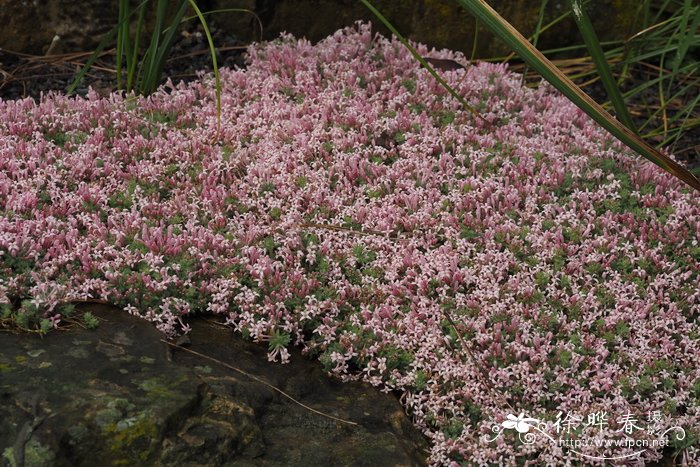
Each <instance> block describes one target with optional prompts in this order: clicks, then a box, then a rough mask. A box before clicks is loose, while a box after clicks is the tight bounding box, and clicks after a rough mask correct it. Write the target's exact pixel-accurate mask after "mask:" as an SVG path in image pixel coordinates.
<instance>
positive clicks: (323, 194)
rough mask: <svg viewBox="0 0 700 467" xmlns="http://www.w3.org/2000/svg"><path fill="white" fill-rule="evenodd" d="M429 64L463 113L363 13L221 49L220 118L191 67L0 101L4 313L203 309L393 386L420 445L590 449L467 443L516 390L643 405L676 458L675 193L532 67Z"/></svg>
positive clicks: (687, 381) (535, 413) (580, 405)
mask: <svg viewBox="0 0 700 467" xmlns="http://www.w3.org/2000/svg"><path fill="white" fill-rule="evenodd" d="M420 51H421V53H423V54H424V55H429V56H432V57H438V58H455V56H454V54H452V53H450V52H446V51H442V52H436V51H432V52H431V51H428V50H427V49H425V48H424V47H422V48H420ZM457 59H460V60H461V59H463V58H460V57H457ZM443 74H444V76H445V77H446V79H447V80H448V81H449V82H450V83H452V84H453V85H454V86H455V87H456V88H457V89H458V91H459V92H460V93H461V94H462V95H464V96H465V97H466V99H467V100H468V101H469V102H471V103H472V104H473V105H474V106H475V107H476V108H477V109H478V110H479V111H480V112H481V115H482V116H483V118H477V117H475V116H473V115H472V114H471V113H469V112H467V111H464V110H462V109H461V108H460V106H459V105H458V104H457V103H456V102H455V100H454V99H453V98H451V97H450V96H449V95H448V94H447V93H446V92H445V91H444V90H443V89H442V88H440V86H439V85H437V84H436V82H435V80H434V79H432V78H431V77H430V76H429V75H428V73H427V72H426V71H425V70H422V69H421V68H420V67H419V66H418V65H417V64H416V63H415V61H414V60H413V59H412V58H411V57H410V56H409V54H408V53H407V52H406V51H405V50H404V48H403V47H402V46H401V45H400V44H399V43H398V42H392V41H388V40H385V39H383V38H380V37H373V36H372V34H371V32H370V29H369V27H368V26H366V25H358V26H357V27H356V28H353V29H348V30H344V31H339V32H338V33H336V34H335V35H333V36H332V37H329V38H328V39H326V40H325V41H323V42H321V43H320V44H318V45H317V46H312V45H310V44H309V43H308V42H305V41H296V40H294V39H293V38H291V37H282V38H281V39H280V40H278V41H275V42H272V43H270V44H266V45H259V46H256V47H254V48H252V49H251V51H250V64H249V66H248V68H247V69H246V70H244V71H240V70H239V71H231V70H222V80H223V123H222V128H221V133H220V134H217V124H216V123H217V120H216V105H215V99H214V85H213V82H212V80H211V79H210V78H209V77H203V78H202V81H201V82H198V83H194V84H191V85H187V86H185V85H180V86H177V87H175V86H173V85H169V86H165V87H164V88H163V89H162V90H160V91H159V92H158V93H156V94H154V95H152V96H151V97H149V98H140V97H133V96H127V97H121V96H119V95H116V94H115V95H112V96H110V97H109V98H100V97H98V96H97V95H96V94H92V95H90V96H88V98H87V99H81V98H77V99H74V98H68V97H64V96H61V95H50V96H46V97H45V98H43V99H42V101H41V102H40V103H38V104H36V103H34V102H33V101H32V100H23V101H16V102H12V101H10V102H0V169H1V170H0V213H1V214H2V215H1V217H0V281H1V282H0V302H4V303H5V305H3V313H4V315H9V314H10V313H15V318H16V319H19V320H20V321H22V320H24V321H23V322H24V323H25V324H27V325H30V324H31V320H32V319H33V318H36V317H37V316H39V318H40V319H41V321H42V323H43V325H46V323H47V322H49V323H50V324H51V325H59V322H60V319H61V313H64V312H67V311H68V310H69V308H68V305H67V304H68V303H70V302H71V301H75V300H84V299H88V298H94V299H101V300H106V301H109V302H111V303H114V304H118V305H121V306H123V307H125V308H126V309H127V310H128V311H130V312H132V313H135V314H140V315H143V316H144V317H146V318H147V319H149V320H151V321H153V322H154V323H155V324H156V325H157V326H158V328H159V329H161V330H162V331H164V332H166V333H176V332H179V331H181V330H182V329H183V327H185V328H186V324H185V323H184V321H183V320H182V317H183V316H184V315H187V314H188V313H191V312H195V311H200V310H208V311H211V312H214V313H220V314H224V315H226V316H227V317H228V322H229V323H230V324H231V325H232V326H233V327H234V328H235V329H237V330H240V331H241V332H242V333H244V334H245V335H249V336H250V337H251V338H253V339H256V340H259V341H269V346H270V354H269V356H270V358H271V359H274V360H281V361H285V360H286V359H287V358H288V357H289V354H288V352H287V350H286V348H287V347H288V346H289V345H298V346H301V347H302V348H303V349H305V351H306V352H308V353H309V354H312V355H318V357H319V358H320V360H321V361H322V362H323V363H324V365H326V366H327V368H328V369H329V370H332V371H334V372H335V373H336V374H338V375H340V376H341V377H344V378H364V379H365V380H367V381H370V382H371V383H373V384H376V385H382V386H383V387H384V388H386V389H387V390H389V389H396V390H398V391H400V392H402V394H403V395H402V402H403V403H404V404H405V407H406V410H407V411H408V413H409V414H410V415H411V416H412V417H413V418H414V420H415V423H416V424H417V425H418V426H420V427H421V428H422V429H423V430H424V432H425V433H426V435H427V436H428V437H429V438H430V439H431V441H432V446H433V447H432V452H431V453H430V461H431V462H432V463H434V464H449V463H450V462H451V461H456V462H462V463H464V464H467V465H472V464H479V463H484V464H486V463H491V464H496V465H497V464H514V463H520V464H523V463H526V462H528V461H529V462H531V463H532V464H533V465H542V464H546V463H550V464H555V463H559V462H565V461H566V460H567V459H570V460H572V461H573V462H583V463H586V462H594V461H592V460H586V458H585V457H582V456H581V455H580V454H578V453H576V452H572V450H571V449H570V447H567V446H560V445H558V444H556V443H553V442H552V441H551V440H549V439H547V438H546V437H544V436H535V437H534V439H532V438H530V440H529V441H530V442H531V444H527V443H524V442H523V441H521V440H519V439H518V436H517V435H518V432H517V431H516V430H506V431H505V432H503V433H501V435H500V436H499V437H498V439H496V440H495V441H490V440H491V439H493V438H494V437H495V433H497V431H492V428H493V427H494V426H497V427H498V426H500V427H501V429H503V425H501V422H502V421H503V420H504V419H505V417H506V416H507V415H509V414H511V415H516V416H517V415H519V414H521V413H524V414H525V417H534V418H537V419H540V420H546V421H548V422H552V423H553V422H555V421H556V420H557V415H559V420H560V421H561V419H563V418H564V415H571V416H572V417H573V416H574V415H575V414H577V415H579V416H580V417H582V418H583V419H584V421H585V420H592V419H591V418H590V417H594V418H595V415H596V414H599V415H600V414H603V413H605V414H607V415H608V418H607V420H608V421H610V423H609V425H604V424H602V423H601V424H600V425H599V426H598V427H597V429H596V431H595V433H596V434H595V436H594V437H595V438H597V439H617V438H620V437H621V436H628V437H632V438H639V439H644V438H648V439H652V438H655V434H654V432H652V430H651V429H648V430H641V429H640V430H636V431H634V432H633V433H631V434H630V433H627V432H626V431H625V430H622V429H621V427H622V428H624V426H623V425H622V424H621V423H620V418H621V417H623V416H626V415H627V414H631V415H632V416H635V417H636V420H638V423H637V424H636V425H637V426H639V427H641V424H642V422H644V423H646V424H645V425H644V426H645V427H647V426H648V423H649V422H647V414H653V415H654V418H653V421H654V423H655V424H656V425H655V428H657V429H659V430H661V431H663V430H664V429H666V428H671V427H673V426H676V425H678V426H682V427H684V429H685V430H686V433H687V436H686V437H685V439H683V440H678V439H676V437H675V436H673V437H672V436H670V434H669V436H668V437H669V440H670V442H671V447H670V448H668V449H669V451H668V452H670V453H674V452H682V453H683V454H682V455H685V456H686V457H687V458H688V459H690V460H691V461H693V460H694V461H695V462H698V461H700V454H699V453H698V450H697V445H696V442H697V437H698V431H699V429H700V414H699V412H698V407H699V398H700V372H699V371H698V368H699V365H698V357H697V356H698V354H700V343H699V340H698V336H699V333H700V326H698V322H697V321H698V312H699V309H700V275H699V274H698V270H699V269H700V267H699V262H698V261H699V257H700V246H699V245H698V237H699V233H700V203H699V198H698V196H697V194H693V193H690V191H689V190H688V189H687V188H686V187H684V186H683V185H682V184H681V183H680V182H678V181H676V180H675V179H674V178H672V177H670V176H668V175H665V174H664V173H662V171H661V170H660V169H658V168H656V167H655V166H653V165H651V164H648V163H646V162H643V161H642V160H641V159H639V158H637V157H636V156H631V155H629V154H628V153H625V152H624V151H623V150H622V149H621V148H620V147H619V146H617V145H615V144H613V143H612V142H611V140H610V138H608V136H606V134H605V133H604V132H603V131H602V130H600V129H598V128H597V127H596V126H595V125H594V124H593V123H592V122H591V121H590V120H589V119H588V118H587V117H585V116H584V115H583V114H582V113H581V112H579V111H578V110H577V109H576V108H575V107H574V106H573V105H571V104H569V103H568V102H567V101H566V100H565V99H564V98H562V97H560V96H559V95H558V94H557V93H556V92H554V91H552V90H551V89H549V88H548V87H547V86H542V87H540V88H539V89H538V90H531V89H527V88H525V87H523V86H522V85H521V79H520V76H517V75H515V74H511V73H508V72H507V70H506V69H505V68H504V67H503V66H497V65H488V64H478V65H471V66H469V67H468V68H467V69H466V71H465V70H458V71H449V72H444V73H443ZM18 310H19V311H18ZM450 320H452V321H453V322H454V324H455V325H456V329H455V328H454V327H453V326H452V324H451V322H450ZM460 336H461V338H463V339H461V338H460ZM465 344H466V345H467V346H468V347H469V348H468V349H467V348H465ZM613 419H617V422H616V421H614V420H613ZM514 424H515V422H513V424H511V425H510V428H513V426H514ZM521 427H522V424H521ZM569 428H571V425H569ZM592 428H596V427H593V426H589V427H588V428H586V429H587V430H589V431H584V432H582V431H581V430H582V429H583V428H582V427H579V428H578V430H579V432H578V434H579V435H581V436H584V435H590V434H591V433H592V432H591V431H590V430H591V429H592ZM549 433H553V431H552V430H550V431H549ZM656 433H658V431H657V432H656ZM528 434H532V433H528ZM535 434H537V433H535ZM572 436H573V435H572ZM525 441H526V442H527V441H528V440H527V439H525ZM576 451H577V452H579V453H582V454H586V455H590V456H615V455H626V454H627V455H629V454H630V453H632V452H635V451H639V449H635V448H633V447H630V448H624V447H623V448H599V447H594V446H588V447H586V446H584V447H579V448H578V449H576ZM643 451H644V452H643V453H641V454H640V456H641V458H642V459H646V460H651V459H655V458H659V457H660V455H661V448H648V449H644V450H643Z"/></svg>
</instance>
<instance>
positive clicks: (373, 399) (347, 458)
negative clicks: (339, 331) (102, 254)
mask: <svg viewBox="0 0 700 467" xmlns="http://www.w3.org/2000/svg"><path fill="white" fill-rule="evenodd" d="M90 311H91V312H92V313H93V314H95V315H96V316H98V317H99V318H100V319H101V321H102V322H101V325H100V326H99V327H98V328H97V329H96V330H85V329H71V330H69V331H54V332H52V333H49V335H47V336H45V337H43V338H40V337H38V336H27V335H13V334H4V335H3V336H2V338H1V339H0V398H1V402H2V403H1V404H0V465H26V466H50V465H53V466H68V465H71V466H80V465H85V466H88V465H89V466H94V465H104V466H107V465H163V466H195V465H211V466H219V465H221V466H224V465H230V466H234V465H241V466H248V465H249V466H267V465H270V466H273V465H285V466H294V465H299V466H302V465H303V466H309V465H367V466H381V465H406V466H409V465H422V464H423V463H424V454H423V453H424V452H425V449H426V448H427V443H426V441H425V439H424V438H423V437H422V436H421V435H420V433H418V432H417V431H416V429H415V428H414V427H413V426H412V424H411V423H410V421H409V420H408V418H407V417H406V416H405V415H404V413H403V411H402V409H401V406H400V404H399V403H398V401H397V400H396V399H395V397H393V396H391V395H389V394H382V393H381V392H379V391H377V390H376V389H375V388H372V387H371V386H369V385H366V384H360V383H340V382H338V381H336V380H333V379H331V378H329V377H327V376H326V375H325V374H324V372H323V371H322V370H321V368H320V366H319V364H318V363H316V362H312V361H309V360H308V359H305V358H304V357H302V356H301V355H299V354H296V355H293V356H292V362H291V363H290V364H287V365H279V364H274V363H268V362H267V360H266V348H264V347H261V346H259V345H256V344H253V343H251V342H248V341H245V340H243V339H242V338H240V337H237V336H235V335H234V334H233V332H232V331H231V329H229V328H226V327H223V326H221V325H219V324H217V323H215V322H213V321H207V320H203V319H198V320H196V321H195V322H193V323H192V325H193V330H192V332H191V333H190V334H189V336H188V337H189V343H187V347H185V349H187V350H191V351H194V352H196V353H197V354H200V355H197V354H195V353H192V352H188V351H187V350H184V349H182V348H174V347H171V346H168V345H167V344H165V343H164V342H162V341H161V340H160V339H161V338H162V335H161V334H160V333H159V332H158V331H156V330H155V329H154V328H153V327H152V326H151V325H150V324H149V323H147V322H145V321H143V320H141V319H139V318H136V317H132V316H129V315H128V314H127V313H125V312H123V311H120V310H117V309H115V308H111V307H106V306H101V305H100V306H94V305H91V307H90ZM205 356H208V357H210V358H206V357H205ZM212 359H214V360H212ZM219 362H223V363H224V364H222V363H219ZM234 368H235V370H234ZM236 370H240V371H236ZM246 373H247V374H248V375H250V376H248V375H246ZM251 376H252V377H251ZM256 378H257V379H259V380H262V381H265V382H266V383H269V384H270V385H271V386H274V387H276V388H278V389H280V390H281V391H284V392H285V393H287V394H289V395H290V396H291V397H293V398H295V399H297V400H298V401H300V402H302V403H303V404H305V405H307V406H309V407H312V408H313V409H315V410H318V411H320V412H322V413H324V414H327V415H331V416H333V417H337V418H340V419H344V420H348V421H352V422H354V423H356V425H351V424H347V423H343V422H341V421H337V420H334V419H331V418H328V417H325V416H323V415H320V414H317V413H314V412H312V411H310V410H308V409H306V408H304V407H302V406H300V405H298V404H296V403H294V402H292V401H291V400H290V399H288V398H285V397H284V396H283V395H281V394H280V392H278V391H276V390H275V389H274V388H272V387H270V386H268V385H266V384H264V383H262V382H259V381H257V380H256Z"/></svg>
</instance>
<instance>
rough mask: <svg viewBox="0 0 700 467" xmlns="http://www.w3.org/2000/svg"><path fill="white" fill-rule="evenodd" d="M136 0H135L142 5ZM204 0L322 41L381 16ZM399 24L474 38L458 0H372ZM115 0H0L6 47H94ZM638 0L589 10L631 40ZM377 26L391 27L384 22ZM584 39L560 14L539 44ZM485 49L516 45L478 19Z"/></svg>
mask: <svg viewBox="0 0 700 467" xmlns="http://www.w3.org/2000/svg"><path fill="white" fill-rule="evenodd" d="M135 3H137V2H132V4H135ZM233 3H235V4H232V2H231V1H230V0H200V1H199V2H198V4H199V5H200V7H201V8H202V10H205V11H206V10H220V9H227V8H238V9H247V10H249V11H250V12H254V13H255V14H256V15H257V18H259V19H260V21H261V22H262V26H263V31H264V34H263V37H264V38H265V39H274V38H276V37H277V36H278V35H279V33H280V32H282V31H287V32H289V33H292V34H294V35H295V36H297V37H307V38H308V39H310V40H312V41H317V40H320V39H322V38H324V37H326V36H327V35H329V34H332V33H333V32H335V31H336V30H338V29H340V28H342V27H345V26H349V25H351V24H353V23H354V22H355V21H357V20H365V21H367V20H369V21H372V22H373V23H374V24H376V25H379V21H378V20H377V19H376V18H375V17H374V16H373V15H372V14H371V13H370V12H369V10H368V9H367V8H366V7H365V6H364V5H362V4H361V3H360V2H358V1H356V0H240V1H237V2H233ZM372 3H373V4H374V5H375V6H376V7H377V8H378V9H379V10H380V11H381V12H382V13H383V14H384V15H385V16H386V17H387V18H388V19H389V20H390V21H392V22H393V23H394V25H395V26H396V27H397V28H398V30H399V31H401V32H402V33H403V34H405V35H406V36H408V37H410V38H411V39H413V40H416V41H419V42H423V43H426V44H428V45H430V46H434V47H438V48H450V49H453V50H461V51H463V52H465V53H466V54H467V55H468V56H469V55H470V54H471V50H472V48H473V44H474V37H475V34H474V32H475V31H474V30H475V28H476V22H475V21H474V18H473V17H472V16H471V15H470V14H469V13H467V12H466V11H465V10H464V9H463V8H462V7H460V6H459V5H458V4H457V2H456V1H454V0H410V1H409V0H401V1H397V0H374V1H373V2H372ZM117 4H118V3H117V1H116V0H92V1H90V2H75V1H71V0H50V1H48V0H47V1H41V2H39V1H17V0H0V24H2V25H3V26H2V28H0V48H6V49H9V50H14V51H18V52H25V53H32V54H39V55H41V54H43V53H45V52H46V49H47V48H48V47H49V46H50V44H51V42H52V40H53V38H54V36H56V35H57V36H59V37H60V40H59V41H58V42H57V43H56V44H55V47H54V48H53V52H75V51H86V50H91V49H93V48H94V47H95V46H96V45H97V44H98V43H99V41H100V39H101V38H102V35H103V34H104V33H106V32H107V31H109V30H110V29H111V28H112V27H113V26H114V25H115V24H116V22H117V19H116V18H117ZM489 4H490V5H491V6H492V7H493V8H494V9H495V10H496V11H498V13H499V14H501V15H502V16H503V17H504V18H506V19H507V20H508V21H510V22H511V23H512V24H513V25H514V26H515V27H516V28H517V29H518V30H519V31H520V32H521V33H523V35H525V36H528V35H530V34H532V33H533V32H534V29H535V24H536V23H537V18H538V12H539V8H540V5H541V0H527V1H517V2H514V1H512V0H492V1H490V2H489ZM637 4H638V2H637V0H592V1H591V2H590V4H589V7H588V8H589V11H590V14H591V18H592V20H593V22H594V26H595V27H596V30H597V32H598V35H599V36H600V38H601V39H602V40H611V39H624V38H625V37H627V36H629V35H630V34H631V33H633V32H635V31H634V30H633V26H634V24H633V23H634V18H635V12H636V6H637ZM567 8H568V2H551V1H550V2H549V3H548V5H547V10H546V15H545V18H544V24H547V23H548V22H550V21H552V20H554V19H555V18H557V17H558V16H560V15H561V14H562V13H564V12H565V11H567ZM209 18H210V20H211V21H212V22H214V23H216V24H218V25H219V26H220V27H223V28H224V29H226V30H227V31H228V33H229V34H233V35H236V36H238V37H239V38H240V39H241V40H244V41H253V40H260V38H261V35H260V24H259V23H258V20H257V19H256V17H255V16H254V15H253V14H250V13H245V12H240V11H238V12H228V13H217V14H216V15H213V16H210V17H209ZM378 31H381V32H383V33H388V31H387V30H386V29H383V28H382V27H379V26H378ZM574 42H575V43H580V42H581V39H580V38H579V37H578V32H577V29H576V26H575V25H574V23H573V21H572V20H570V19H569V20H566V21H561V22H559V23H558V24H557V25H555V26H554V27H553V28H551V29H550V30H548V31H547V32H545V33H544V34H543V35H542V37H541V38H540V41H539V45H540V46H541V47H542V48H544V49H547V48H553V47H563V46H566V45H570V44H571V43H574ZM476 50H477V52H478V56H482V57H483V56H490V57H493V56H498V55H505V54H508V53H509V52H510V50H509V49H507V47H506V46H505V45H504V44H503V43H502V42H501V41H500V40H499V39H496V38H495V37H494V36H493V35H491V33H490V32H489V31H488V30H487V29H486V28H484V27H483V26H479V28H478V36H477V41H476Z"/></svg>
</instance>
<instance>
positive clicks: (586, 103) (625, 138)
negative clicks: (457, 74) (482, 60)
mask: <svg viewBox="0 0 700 467" xmlns="http://www.w3.org/2000/svg"><path fill="white" fill-rule="evenodd" d="M457 1H458V2H459V3H460V4H461V5H463V6H464V7H465V8H466V9H467V10H468V11H469V12H471V13H472V14H473V15H474V16H476V17H477V18H478V19H479V20H480V21H481V22H482V23H483V24H485V25H486V26H487V27H488V28H489V29H490V30H491V31H493V32H494V33H495V34H496V35H497V36H499V37H500V38H501V39H503V40H504V41H505V42H506V43H507V44H508V45H509V46H510V47H511V48H512V49H513V50H514V51H515V52H516V53H518V55H520V57H521V58H522V59H523V60H524V61H525V62H526V63H527V64H528V65H529V66H530V67H531V68H533V69H534V70H536V71H537V72H538V73H539V74H541V75H542V76H543V77H544V78H545V79H546V80H547V81H549V83H550V84H552V85H553V86H554V87H556V88H557V89H558V90H559V91H560V92H561V93H562V94H564V95H565V96H566V97H568V98H569V99H570V100H571V101H572V102H573V103H574V104H576V105H577V106H578V107H579V108H580V109H581V110H583V111H584V112H585V113H586V114H588V115H589V116H590V117H591V118H593V119H594V120H595V121H596V122H597V123H598V124H599V125H601V126H602V127H603V128H605V129H606V130H608V131H609V132H610V133H611V134H612V135H613V136H614V137H615V138H617V139H618V140H620V141H621V142H622V143H624V144H625V145H627V146H628V147H629V148H630V149H632V150H634V151H635V152H637V153H638V154H640V155H641V156H643V157H645V158H646V159H648V160H650V161H651V162H653V163H654V164H656V165H658V166H659V167H661V168H662V169H664V170H666V171H667V172H669V173H670V174H672V175H674V176H676V177H678V178H679V179H680V180H682V181H684V182H685V183H687V184H688V185H689V186H691V187H692V188H694V189H695V190H697V191H698V192H700V180H698V179H697V178H696V177H695V176H694V175H693V174H692V173H690V172H689V171H688V170H687V169H686V168H685V167H683V166H682V165H680V164H679V163H678V162H676V161H674V160H673V159H671V158H669V157H667V156H665V155H663V154H661V153H660V152H659V151H658V150H656V149H655V148H653V147H652V146H651V145H649V144H647V143H646V142H645V141H644V140H642V139H641V138H640V137H639V136H637V135H636V134H634V133H633V132H632V131H630V130H629V129H628V128H627V127H626V126H624V125H623V124H622V123H620V122H618V121H617V120H616V119H615V118H613V117H612V116H611V115H610V114H609V113H608V112H606V111H605V109H603V107H601V106H600V105H599V104H598V103H596V102H595V101H594V100H593V99H591V98H590V97H589V96H588V95H587V94H586V93H584V92H583V91H582V90H581V89H580V88H579V87H578V86H576V85H575V84H574V83H573V82H572V81H571V80H570V79H569V78H568V77H567V76H566V75H565V74H564V73H562V72H561V71H560V70H559V69H558V68H557V67H555V66H554V65H553V64H552V63H551V62H550V61H549V60H548V59H547V58H546V57H545V56H544V55H542V53H541V52H540V51H539V50H537V49H536V48H535V47H533V46H532V44H530V43H529V42H528V41H527V40H526V39H525V38H524V37H523V36H522V35H521V34H520V33H519V32H518V31H517V30H516V29H515V28H514V27H513V26H512V25H511V24H510V23H508V22H507V21H506V20H505V19H503V18H502V17H501V16H500V15H499V14H498V13H497V12H496V11H495V10H494V9H493V8H491V7H490V6H489V5H488V4H487V3H486V2H485V1H484V0H457ZM362 2H363V3H366V0H362Z"/></svg>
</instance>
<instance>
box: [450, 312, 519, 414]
mask: <svg viewBox="0 0 700 467" xmlns="http://www.w3.org/2000/svg"><path fill="white" fill-rule="evenodd" d="M442 311H443V313H444V314H445V317H446V318H447V321H449V322H450V325H452V328H453V329H454V330H455V334H457V339H459V342H460V344H462V348H463V349H464V350H465V351H466V352H467V356H468V357H469V359H470V360H471V361H472V364H473V365H474V366H475V367H476V369H477V370H478V371H477V375H478V378H479V380H481V383H482V384H483V385H484V386H486V388H487V389H488V390H489V391H490V392H491V394H492V395H495V396H496V398H497V399H499V400H500V401H501V402H504V403H505V404H506V405H507V406H508V407H509V408H510V410H512V411H513V412H515V409H514V408H513V406H512V405H510V402H508V400H507V399H506V398H505V396H504V395H503V393H501V392H500V391H499V390H498V389H496V387H495V386H494V385H493V384H491V381H489V375H488V373H487V372H486V369H485V368H484V367H483V365H481V363H480V362H479V361H478V360H477V359H476V356H475V355H474V353H473V352H472V349H471V348H470V347H469V346H468V345H467V341H466V340H465V339H464V337H463V336H462V333H460V332H459V330H458V329H457V325H456V324H455V322H454V320H453V319H452V315H450V313H449V312H448V311H447V310H445V309H443V310H442Z"/></svg>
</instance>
